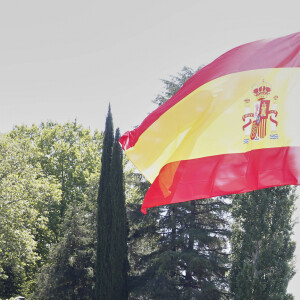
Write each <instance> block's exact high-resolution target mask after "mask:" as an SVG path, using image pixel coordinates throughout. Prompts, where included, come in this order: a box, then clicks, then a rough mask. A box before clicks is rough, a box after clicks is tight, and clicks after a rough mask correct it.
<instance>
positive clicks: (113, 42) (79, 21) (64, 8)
mask: <svg viewBox="0 0 300 300" xmlns="http://www.w3.org/2000/svg"><path fill="white" fill-rule="evenodd" d="M299 11H300V1H299V0H285V1H274V0H272V1H264V0H251V1H240V0H239V1H238V0H226V1H224V0H218V1H216V0H215V1H213V0H209V1H206V0H197V1H196V0H182V1H178V0H160V1H158V0H156V1H155V0H154V1H153V0H152V1H143V0H126V1H92V0H88V1H87V0H86V1H78V0H69V1H64V0H59V1H57V0H51V1H40V0H36V1H32V0H26V1H20V0H19V1H16V0H9V1H3V0H2V1H1V0H0V45H1V47H0V104H1V106H0V132H7V131H9V130H10V129H12V127H13V125H19V124H28V125H30V124H32V123H36V124H39V123H40V122H41V121H47V120H53V121H58V122H66V121H73V120H74V119H75V118H77V120H78V122H79V123H82V124H83V125H84V126H86V127H90V128H91V129H93V130H94V129H100V130H102V129H103V128H104V122H105V116H106V112H107V108H108V103H109V102H110V103H111V105H112V112H113V117H114V123H115V126H119V127H120V129H121V132H123V133H124V132H125V131H127V130H131V129H133V127H134V126H136V125H138V124H139V123H140V122H141V121H142V120H143V119H144V118H145V117H146V115H147V113H149V112H151V111H152V110H153V109H154V108H155V106H154V104H152V103H151V101H152V100H153V99H154V98H155V96H156V95H157V94H158V93H160V92H161V91H162V88H163V85H162V83H161V81H160V79H167V78H168V77H169V75H176V73H178V72H179V71H180V70H181V69H182V68H183V67H184V66H189V67H192V68H194V69H196V68H197V67H198V66H200V65H203V64H208V63H209V62H211V61H212V60H214V59H215V58H217V57H218V56H219V55H221V54H222V53H224V52H225V51H227V50H230V49H231V48H233V47H236V46H238V45H240V44H244V43H247V42H251V41H254V40H258V39H263V38H270V37H276V36H282V35H286V34H290V33H293V32H297V31H299V30H300V19H299ZM299 201H300V200H299ZM298 206H300V205H298ZM297 228H298V227H297ZM297 230H299V229H297ZM299 235H300V230H299ZM299 241H300V238H299ZM299 243H300V242H299ZM297 252H299V260H300V246H298V248H297ZM297 264H298V269H299V270H300V263H299V261H298V262H297ZM299 273H300V271H299ZM297 276H298V279H294V280H293V282H292V284H291V288H290V289H291V290H292V291H293V292H294V293H295V294H296V293H298V298H297V297H296V299H300V289H299V291H298V292H296V285H295V284H294V285H293V283H296V281H297V280H298V282H299V280H300V274H298V275H297Z"/></svg>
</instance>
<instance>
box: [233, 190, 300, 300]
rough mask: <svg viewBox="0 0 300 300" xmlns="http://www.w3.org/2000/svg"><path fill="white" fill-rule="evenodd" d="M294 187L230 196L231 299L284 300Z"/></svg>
mask: <svg viewBox="0 0 300 300" xmlns="http://www.w3.org/2000/svg"><path fill="white" fill-rule="evenodd" d="M295 198H296V196H295V189H294V188H292V187H290V186H283V187H274V188H269V189H263V190H258V191H253V192H250V193H245V194H240V195H236V196H235V197H234V198H233V210H232V215H233V217H234V224H233V237H232V268H231V272H230V283H231V290H232V292H233V295H234V299H235V300H247V299H249V300H250V299H251V300H252V299H253V300H260V299H264V300H271V299H272V300H286V299H293V296H292V295H290V294H288V293H287V286H288V283H289V280H290V279H291V278H292V277H293V275H294V268H293V264H292V259H293V253H294V250H295V243H294V242H293V241H292V240H291V234H292V228H293V223H292V214H293V211H294V202H295Z"/></svg>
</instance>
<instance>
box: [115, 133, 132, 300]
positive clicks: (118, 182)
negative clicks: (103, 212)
mask: <svg viewBox="0 0 300 300" xmlns="http://www.w3.org/2000/svg"><path fill="white" fill-rule="evenodd" d="M119 138H120V132H119V129H117V131H116V136H115V142H114V145H113V152H112V161H111V170H110V188H111V192H110V193H111V201H112V228H111V251H110V254H111V264H112V265H111V266H112V268H111V270H112V289H113V292H114V293H113V297H112V298H111V300H113V299H115V300H125V299H128V290H127V272H128V268H129V263H128V250H127V236H128V230H127V218H126V209H125V193H124V175H123V164H122V161H123V159H122V158H123V157H122V149H121V147H120V145H119V142H118V141H119Z"/></svg>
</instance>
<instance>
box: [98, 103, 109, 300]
mask: <svg viewBox="0 0 300 300" xmlns="http://www.w3.org/2000/svg"><path fill="white" fill-rule="evenodd" d="M113 143H114V132H113V120H112V114H111V109H110V106H109V109H108V114H107V117H106V123H105V131H104V139H103V148H102V157H101V171H100V181H99V191H98V198H97V204H98V209H97V252H96V267H95V276H96V283H95V299H96V300H110V299H113V291H112V282H111V281H112V270H111V263H110V261H111V255H110V250H111V247H110V245H111V226H112V203H111V194H110V192H111V191H110V184H109V182H110V167H111V157H112V146H113Z"/></svg>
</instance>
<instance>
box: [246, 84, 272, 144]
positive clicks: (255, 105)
mask: <svg viewBox="0 0 300 300" xmlns="http://www.w3.org/2000/svg"><path fill="white" fill-rule="evenodd" d="M252 91H253V94H254V96H255V97H256V100H255V101H254V102H253V101H251V99H249V98H247V99H245V100H244V103H245V114H244V115H243V117H242V119H243V121H244V123H245V124H244V126H243V130H244V135H245V138H244V144H248V143H249V141H251V140H252V141H259V140H261V139H263V138H265V137H266V135H267V132H269V133H270V134H269V138H270V139H278V134H277V132H276V129H277V126H278V121H277V120H276V117H277V115H278V111H277V109H278V108H277V103H278V96H277V95H275V96H273V97H272V94H271V91H272V89H271V86H270V84H268V83H265V82H264V81H262V82H260V83H259V84H258V85H257V86H255V87H254V88H253V90H252ZM251 110H252V111H251ZM268 121H270V122H268Z"/></svg>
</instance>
